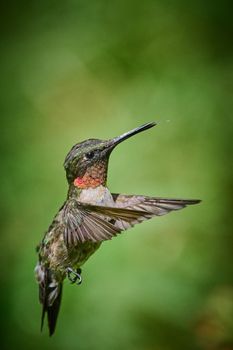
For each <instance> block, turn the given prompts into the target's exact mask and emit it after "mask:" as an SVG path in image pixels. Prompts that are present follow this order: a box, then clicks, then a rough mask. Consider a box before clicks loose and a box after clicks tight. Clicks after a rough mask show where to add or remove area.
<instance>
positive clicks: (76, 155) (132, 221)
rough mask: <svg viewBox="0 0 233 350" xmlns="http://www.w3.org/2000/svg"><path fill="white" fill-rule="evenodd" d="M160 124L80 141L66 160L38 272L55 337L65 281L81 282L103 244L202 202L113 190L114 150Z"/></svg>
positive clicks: (40, 250)
mask: <svg viewBox="0 0 233 350" xmlns="http://www.w3.org/2000/svg"><path fill="white" fill-rule="evenodd" d="M155 125H156V123H154V122H152V123H146V124H144V125H142V126H139V127H137V128H135V129H133V130H131V131H129V132H126V133H124V134H122V135H120V136H117V137H114V138H112V139H110V140H99V139H88V140H86V141H83V142H80V143H77V144H75V145H74V146H73V147H72V148H71V150H70V151H69V153H68V154H67V156H66V158H65V162H64V168H65V171H66V178H67V182H68V193H67V198H66V201H65V202H64V204H63V205H62V207H61V208H60V209H59V211H58V213H57V214H56V215H55V217H54V219H53V221H52V223H51V225H50V226H49V228H48V230H47V232H46V233H45V235H44V238H43V239H42V241H41V243H40V244H39V246H38V247H37V252H38V255H39V258H38V263H37V265H36V268H35V274H36V279H37V282H38V284H39V301H40V303H41V304H42V317H41V330H42V328H43V323H44V318H45V316H46V314H47V320H48V328H49V334H50V336H51V335H52V334H53V333H54V331H55V326H56V322H57V318H58V313H59V309H60V304H61V297H62V284H63V281H64V279H65V278H68V279H69V280H70V282H71V283H75V284H80V283H81V282H82V278H81V266H82V265H83V264H84V263H85V262H86V261H87V260H88V259H89V258H90V256H91V255H92V254H93V253H95V252H96V251H97V249H99V247H100V245H101V244H102V243H103V242H104V241H106V240H110V239H112V238H113V237H115V236H117V235H118V234H120V233H121V232H123V231H125V230H127V229H129V228H130V227H132V226H134V225H136V224H139V223H141V222H142V221H144V220H148V219H151V218H152V217H154V216H161V215H165V214H167V213H169V212H170V211H173V210H179V209H182V208H184V207H186V206H187V205H191V204H197V203H199V202H200V200H197V199H169V198H160V197H149V196H143V195H128V194H118V193H111V192H110V191H109V189H108V187H107V171H108V161H109V157H110V154H111V152H112V151H113V149H114V148H115V147H116V146H117V145H119V144H120V143H121V142H122V141H124V140H126V139H128V138H130V137H132V136H133V135H136V134H138V133H140V132H142V131H144V130H147V129H149V128H152V127H153V126H155Z"/></svg>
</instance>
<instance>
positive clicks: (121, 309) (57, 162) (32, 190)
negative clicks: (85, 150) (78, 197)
mask: <svg viewBox="0 0 233 350" xmlns="http://www.w3.org/2000/svg"><path fill="white" fill-rule="evenodd" d="M0 27H1V43H0V45H1V55H0V64H1V80H0V84H1V86H0V89H1V90H0V92H1V94H0V95H1V138H0V141H1V211H0V214H1V254H0V256H1V289H0V300H1V313H0V322H1V324H0V329H1V332H2V335H1V348H7V349H16V348H23V349H32V348H33V349H81V350H82V349H97V350H98V349H103V350H105V349H119V348H121V349H129V350H131V349H134V350H141V349H142V350H144V349H145V350H151V349H155V350H172V349H179V350H180V349H191V350H192V349H193V350H196V349H197V350H198V349H207V350H213V349H214V350H215V349H225V350H229V349H233V317H232V316H233V284H232V281H233V271H232V263H233V259H232V255H233V254H232V247H233V242H232V241H233V239H232V225H231V218H232V186H231V185H232V163H231V152H232V148H231V145H232V114H231V113H232V112H231V113H230V111H232V100H231V99H232V89H231V88H232V78H233V74H232V72H233V70H232V68H233V61H232V56H233V52H232V37H233V30H232V19H231V8H230V2H227V1H221V2H220V3H219V2H217V1H205V2H203V1H200V0H196V1H190V2H186V1H182V0H178V1H175V2H174V1H168V0H165V1H162V0H155V1H150V0H145V1H143V2H142V1H132V0H125V1H122V0H120V1H116V2H111V1H103V0H100V1H97V0H96V1H89V2H87V1H74V0H73V1H72V0H68V1H35V0H34V1H33V0H31V1H26V0H23V1H7V2H6V1H5V2H4V1H3V2H2V3H1V21H0ZM153 120H155V121H157V122H159V124H158V126H156V127H155V128H154V129H151V130H149V131H147V132H145V133H142V134H140V135H137V136H135V138H132V139H130V140H128V141H127V142H125V143H124V144H122V145H120V146H119V147H118V148H117V149H116V150H115V151H114V153H113V154H112V156H111V160H110V167H109V179H108V186H109V188H110V189H111V190H112V191H113V192H122V193H129V194H130V193H137V194H147V195H153V196H164V197H166V196H167V197H178V198H179V197H183V198H201V199H203V203H202V204H200V205H198V206H194V207H190V208H187V209H185V210H183V211H180V212H177V213H172V214H170V215H167V216H165V217H161V218H157V219H154V220H151V221H149V222H146V223H143V224H142V225H139V226H137V227H135V228H133V229H132V230H131V231H129V232H127V233H125V234H123V235H122V236H119V237H118V238H117V239H114V240H112V241H110V242H106V243H104V244H103V246H102V247H101V249H100V250H99V251H98V252H97V253H96V254H95V255H94V256H93V257H92V258H91V259H90V260H89V261H88V262H87V263H86V265H85V267H84V269H83V279H84V282H83V284H82V286H80V287H76V286H71V285H69V283H68V282H66V283H65V288H64V289H65V290H64V294H63V302H62V308H61V312H60V315H59V320H58V325H57V330H56V334H55V336H54V337H52V338H49V337H48V333H47V329H45V330H44V332H43V333H42V334H41V333H40V329H39V327H40V315H41V308H40V305H39V303H38V290H37V285H36V282H35V280H34V273H33V269H34V265H35V264H36V261H37V257H36V253H35V246H36V245H37V244H38V242H39V241H40V239H41V238H42V236H43V233H44V231H45V230H46V229H47V227H48V225H49V224H50V222H51V220H52V217H53V215H54V214H55V212H56V211H57V209H58V208H59V206H60V205H61V204H62V202H63V200H64V198H65V196H66V191H67V185H66V180H65V173H64V170H63V167H62V164H63V160H64V158H65V155H66V153H67V152H68V151H69V149H70V147H71V146H72V145H73V144H74V143H76V142H79V141H82V140H84V139H87V138H90V137H95V138H103V139H104V138H110V137H113V136H116V135H118V134H120V133H122V132H125V131H128V130H129V129H132V128H134V127H136V126H138V125H140V124H142V123H144V122H148V121H153Z"/></svg>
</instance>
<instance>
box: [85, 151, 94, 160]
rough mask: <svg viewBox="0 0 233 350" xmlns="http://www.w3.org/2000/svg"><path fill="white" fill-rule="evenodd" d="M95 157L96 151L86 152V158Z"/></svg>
mask: <svg viewBox="0 0 233 350" xmlns="http://www.w3.org/2000/svg"><path fill="white" fill-rule="evenodd" d="M93 157H94V152H93V151H91V152H88V153H86V154H85V159H92V158H93Z"/></svg>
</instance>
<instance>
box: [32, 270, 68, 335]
mask: <svg viewBox="0 0 233 350" xmlns="http://www.w3.org/2000/svg"><path fill="white" fill-rule="evenodd" d="M36 274H37V279H38V282H39V298H40V302H41V304H42V307H43V308H42V315H41V331H42V329H43V325H44V319H45V315H46V314H47V319H48V327H49V335H50V336H51V335H53V333H54V331H55V327H56V323H57V318H58V313H59V309H60V305H61V298H62V283H60V282H58V281H56V280H55V279H54V277H53V276H52V273H51V271H49V269H47V268H45V267H44V266H41V265H40V264H38V265H37V268H36Z"/></svg>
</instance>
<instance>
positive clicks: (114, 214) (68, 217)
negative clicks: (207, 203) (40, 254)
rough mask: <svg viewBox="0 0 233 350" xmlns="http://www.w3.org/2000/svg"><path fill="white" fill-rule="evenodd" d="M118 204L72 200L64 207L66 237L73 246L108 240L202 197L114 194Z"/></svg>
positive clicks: (193, 202)
mask: <svg viewBox="0 0 233 350" xmlns="http://www.w3.org/2000/svg"><path fill="white" fill-rule="evenodd" d="M113 198H114V201H115V203H116V207H105V206H99V205H92V204H86V203H83V202H79V201H77V200H74V199H73V200H71V201H69V202H68V203H67V204H66V206H65V207H64V219H63V220H64V227H65V229H64V241H65V243H66V245H67V247H74V246H76V245H78V244H79V243H84V242H86V241H91V242H101V241H105V240H109V239H111V238H112V237H114V236H116V235H117V234H119V233H120V232H122V231H125V230H127V229H128V228H130V227H132V226H134V225H135V224H138V223H140V222H142V221H144V220H148V219H150V218H152V217H153V216H160V215H164V214H167V213H169V212H170V211H172V210H179V209H182V208H184V207H185V206H187V205H189V204H196V203H199V202H200V201H199V200H183V199H164V198H154V197H145V196H127V195H122V194H113Z"/></svg>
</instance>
